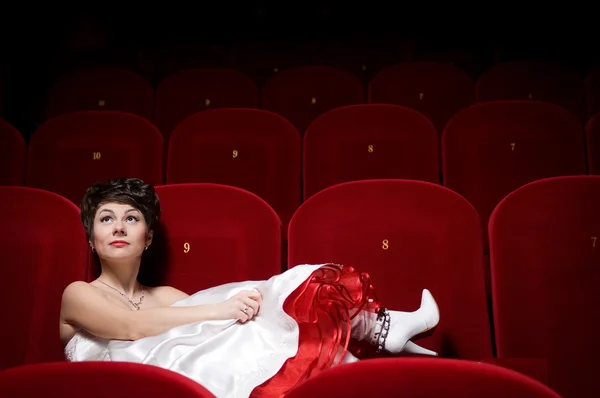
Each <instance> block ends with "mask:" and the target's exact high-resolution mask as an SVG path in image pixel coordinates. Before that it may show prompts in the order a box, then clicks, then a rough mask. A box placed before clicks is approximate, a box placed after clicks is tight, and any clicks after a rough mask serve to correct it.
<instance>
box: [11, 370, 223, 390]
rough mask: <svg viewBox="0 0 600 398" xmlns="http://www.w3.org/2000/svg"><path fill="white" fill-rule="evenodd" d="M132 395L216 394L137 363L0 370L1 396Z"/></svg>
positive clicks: (190, 382) (188, 380)
mask: <svg viewBox="0 0 600 398" xmlns="http://www.w3.org/2000/svg"><path fill="white" fill-rule="evenodd" d="M100 381H101V382H100ZM132 395H143V396H147V397H167V396H168V397H177V398H215V395H213V394H212V393H211V392H210V391H208V390H207V389H206V388H204V387H202V386H201V385H200V384H198V383H196V382H195V381H193V380H192V379H190V378H188V377H185V376H183V375H180V374H179V373H175V372H173V371H170V370H167V369H163V368H160V367H158V366H154V365H142V364H138V363H128V362H108V361H107V362H72V363H71V362H62V363H45V364H38V365H28V366H20V367H18V368H13V369H8V370H5V371H2V372H0V396H2V397H3V398H21V397H48V398H50V397H62V398H78V397H81V396H85V397H87V398H105V397H108V396H110V397H113V398H130V397H131V396H132Z"/></svg>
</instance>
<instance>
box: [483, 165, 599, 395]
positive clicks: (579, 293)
mask: <svg viewBox="0 0 600 398" xmlns="http://www.w3.org/2000/svg"><path fill="white" fill-rule="evenodd" d="M598 203H600V176H572V177H556V178H549V179H544V180H541V181H536V182H532V183H530V184H527V185H525V186H523V187H521V188H519V189H517V190H515V191H514V192H512V193H511V194H510V195H508V196H507V197H506V198H505V199H503V200H502V201H501V202H500V204H498V206H497V207H496V209H495V210H494V212H493V213H492V216H491V218H490V222H489V236H490V262H491V278H492V302H493V308H494V324H495V331H496V333H495V335H496V345H497V350H498V357H500V358H541V359H544V360H546V362H547V364H548V380H549V384H550V386H551V387H553V388H554V389H555V390H556V391H558V392H559V393H560V394H561V395H563V396H565V397H582V396H590V397H593V396H599V395H600V385H599V384H598V381H597V372H596V361H597V359H598V356H600V341H599V340H598V338H597V331H598V329H599V328H600V317H598V307H599V306H600V298H599V297H598V294H597V287H598V285H599V284H600V269H599V268H598V265H599V264H600V209H598Z"/></svg>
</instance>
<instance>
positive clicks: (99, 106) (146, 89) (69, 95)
mask: <svg viewBox="0 0 600 398" xmlns="http://www.w3.org/2000/svg"><path fill="white" fill-rule="evenodd" d="M153 102H154V90H153V88H152V86H151V85H150V83H149V82H148V81H147V80H146V79H145V78H143V77H142V76H140V75H138V74H136V73H134V72H131V71H128V70H125V69H117V68H89V69H88V68H85V69H79V70H76V71H73V72H71V73H69V74H67V75H65V76H62V77H61V78H59V79H58V80H57V81H56V82H55V83H54V85H53V86H52V87H51V89H50V92H49V93H48V102H47V106H46V111H45V116H46V118H51V117H53V116H57V115H60V114H63V113H68V112H75V111H92V110H111V111H121V112H129V113H133V114H136V115H139V116H142V117H144V118H147V119H150V118H151V117H152V106H153Z"/></svg>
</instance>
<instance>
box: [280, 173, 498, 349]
mask: <svg viewBox="0 0 600 398" xmlns="http://www.w3.org/2000/svg"><path fill="white" fill-rule="evenodd" d="M288 239H289V246H288V248H289V251H288V260H289V261H288V262H289V266H290V267H291V266H296V265H299V264H323V263H336V264H344V265H349V266H352V267H354V268H355V269H357V270H359V271H361V272H367V273H369V274H370V276H371V278H372V283H373V285H374V287H375V291H376V292H377V296H378V298H379V300H380V301H381V303H382V305H384V306H386V307H387V308H391V309H397V310H401V311H413V310H416V309H417V308H419V305H420V302H421V293H422V290H423V289H424V288H427V289H429V290H430V291H431V293H432V294H433V296H434V297H435V298H436V300H437V302H438V305H439V309H440V319H441V320H440V324H439V326H438V329H437V330H436V331H435V333H433V334H432V336H430V337H427V338H426V339H424V340H423V344H422V345H423V346H426V347H427V348H429V349H431V350H434V351H437V352H438V353H440V355H441V356H450V357H456V358H465V359H481V358H487V357H490V356H491V355H492V344H491V343H492V342H491V335H490V326H489V318H488V311H487V307H486V296H485V285H484V274H483V256H482V245H481V242H482V239H481V226H480V221H479V217H478V216H477V212H476V211H475V209H474V208H473V206H471V204H469V203H468V202H467V201H466V200H465V199H464V198H462V197H461V196H459V195H458V194H456V193H455V192H452V191H451V190H449V189H447V188H445V187H442V186H440V185H437V184H432V183H429V182H423V181H414V180H413V181H411V180H369V181H356V182H347V183H343V184H339V185H335V186H333V187H330V188H326V189H324V190H323V191H321V192H319V193H317V194H315V195H313V196H311V197H310V198H309V199H307V200H306V201H305V202H304V203H303V204H302V205H301V206H300V208H299V209H298V211H297V212H296V214H295V215H294V217H293V218H292V220H291V222H290V226H289V232H288Z"/></svg>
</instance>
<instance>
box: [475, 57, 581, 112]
mask: <svg viewBox="0 0 600 398" xmlns="http://www.w3.org/2000/svg"><path fill="white" fill-rule="evenodd" d="M476 90H477V101H478V102H486V101H498V100H534V101H545V102H551V103H554V104H557V105H560V106H562V107H564V108H566V109H568V110H570V111H571V112H573V113H574V114H575V115H576V116H577V117H579V118H580V120H581V121H582V122H583V121H585V120H586V119H587V110H586V104H585V90H584V82H583V78H582V77H581V76H579V74H578V73H577V72H576V71H574V70H571V69H569V68H567V67H565V66H562V65H559V64H555V63H551V62H546V61H511V62H505V63H501V64H498V65H496V66H494V67H492V68H491V69H489V70H488V71H487V72H485V73H484V74H483V75H481V76H480V77H479V79H478V81H477V88H476Z"/></svg>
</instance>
